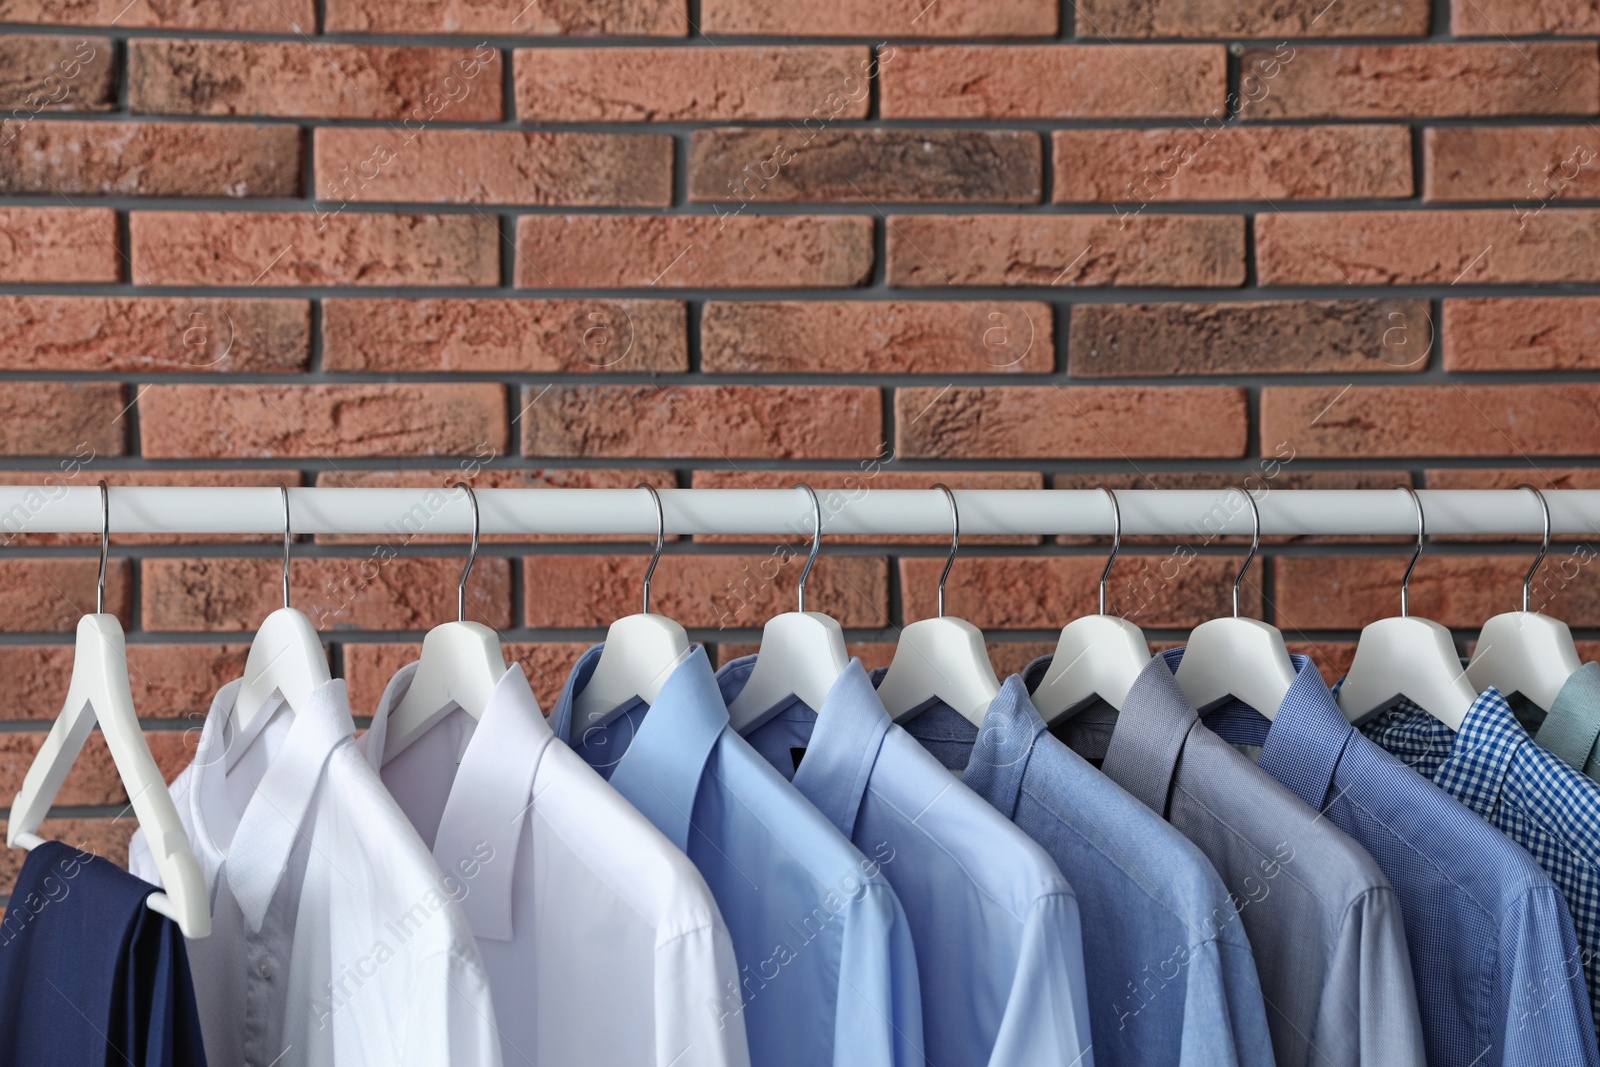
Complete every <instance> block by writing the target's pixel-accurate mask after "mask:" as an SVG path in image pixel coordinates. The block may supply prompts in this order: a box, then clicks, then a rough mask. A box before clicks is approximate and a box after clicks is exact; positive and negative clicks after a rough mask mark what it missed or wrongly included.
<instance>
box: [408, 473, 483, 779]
mask: <svg viewBox="0 0 1600 1067" xmlns="http://www.w3.org/2000/svg"><path fill="white" fill-rule="evenodd" d="M454 488H456V489H461V490H464V491H465V492H466V494H467V499H468V500H469V501H470V502H471V503H472V547H471V548H470V549H469V550H468V553H467V565H466V566H465V567H462V568H461V581H460V582H458V583H457V584H456V621H455V622H447V623H441V624H440V625H438V626H435V627H434V628H433V629H431V630H429V631H428V635H427V636H426V637H424V638H423V639H422V658H421V659H420V660H418V662H417V669H416V672H415V673H414V674H413V675H412V676H411V688H410V689H408V690H406V695H405V697H404V698H403V699H402V700H401V701H400V703H399V705H398V706H396V707H395V709H394V710H393V711H392V712H390V714H389V730H388V735H387V736H386V737H385V739H384V742H383V762H385V763H387V762H389V761H390V760H392V759H394V757H395V756H397V755H399V754H400V753H401V752H404V751H405V749H406V747H407V746H408V745H410V744H411V742H413V741H415V740H416V739H417V738H419V737H421V736H422V735H423V734H425V733H427V732H428V730H430V729H431V728H432V727H433V726H434V724H436V723H437V722H438V721H439V720H440V719H443V718H444V717H445V716H446V715H448V714H449V713H450V710H451V709H452V708H460V709H461V710H462V711H464V712H466V713H467V714H468V715H470V716H472V718H473V720H474V721H479V720H481V719H482V718H483V712H484V709H486V708H487V707H488V706H489V698H490V697H491V696H493V695H494V687H495V686H496V685H498V684H499V683H500V679H501V677H503V676H504V675H505V673H506V661H505V657H504V656H503V655H502V654H501V652H500V635H499V634H497V633H495V632H494V631H493V630H491V629H489V627H487V626H485V625H483V624H482V623H481V622H467V621H466V620H467V576H468V575H470V574H471V573H472V565H473V563H475V562H476V561H477V559H478V528H479V519H478V497H477V494H475V493H474V492H473V491H472V487H471V486H470V485H468V484H467V483H466V482H457V483H456V484H455V486H454Z"/></svg>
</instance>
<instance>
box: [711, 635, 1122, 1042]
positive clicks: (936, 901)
mask: <svg viewBox="0 0 1600 1067" xmlns="http://www.w3.org/2000/svg"><path fill="white" fill-rule="evenodd" d="M754 666H755V657H754V656H746V657H744V658H742V659H737V660H734V661H733V662H732V663H729V664H728V665H727V666H725V667H723V669H722V671H721V674H720V676H719V680H720V681H721V683H722V693H723V696H724V697H726V698H727V699H728V700H732V699H733V698H734V697H735V696H737V695H738V693H739V691H740V690H741V689H743V688H744V684H745V682H746V681H748V680H749V677H750V671H751V670H752V669H753V668H754ZM750 742H751V744H752V745H754V746H755V749H756V751H758V752H760V753H761V754H762V755H764V756H765V757H766V758H767V759H768V760H769V761H770V762H771V763H772V765H773V766H774V767H777V768H778V769H779V770H780V771H781V772H782V773H783V774H784V775H785V776H786V777H787V776H792V777H793V781H794V785H795V788H796V789H798V790H800V792H801V793H803V794H805V796H806V798H807V799H809V800H810V801H811V802H812V803H813V804H815V805H816V806H817V807H818V808H819V809H820V810H821V811H822V812H823V813H824V814H826V815H827V817H828V819H829V820H830V821H831V822H832V823H833V824H834V825H835V826H837V827H839V829H840V830H841V831H842V832H844V833H845V834H847V835H848V836H849V837H850V838H851V840H853V841H854V842H855V843H856V845H857V846H858V847H859V848H860V849H861V850H862V851H864V852H866V853H867V854H868V855H877V856H883V857H884V859H883V863H882V870H883V874H884V875H885V876H886V877H887V878H888V879H889V882H890V884H891V885H893V886H894V888H895V892H896V893H897V894H898V895H899V897H900V900H901V902H902V903H903V904H904V905H905V909H906V916H907V918H908V919H909V920H910V923H911V936H912V939H913V940H914V941H915V943H916V949H917V966H918V970H919V972H920V974H921V979H922V1017H923V1031H924V1034H925V1036H926V1046H925V1054H926V1056H927V1061H928V1063H929V1064H931V1065H934V1067H985V1065H987V1067H1068V1065H1071V1067H1090V1065H1092V1064H1093V1063H1094V1053H1093V1049H1092V1045H1091V1041H1090V1033H1089V1014H1088V1004H1087V993H1088V990H1087V987H1086V986H1085V983H1084V977H1083V940H1082V934H1081V932H1080V930H1079V920H1078V902H1077V899H1076V897H1075V896H1074V894H1073V891H1072V887H1071V886H1070V885H1069V884H1068V883H1067V880H1066V879H1065V878H1064V877H1062V875H1061V872H1060V871H1059V870H1058V869H1057V868H1056V865H1055V861H1053V860H1052V859H1051V858H1050V857H1049V855H1048V854H1046V853H1045V851H1044V850H1043V849H1042V848H1040V847H1039V846H1038V845H1037V844H1035V843H1034V842H1033V841H1030V840H1029V839H1028V837H1027V835H1026V834H1024V833H1022V832H1021V831H1020V830H1018V829H1017V828H1016V827H1015V826H1012V825H1011V823H1010V822H1009V821H1007V820H1006V819H1005V818H1004V817H1002V816H1001V815H1000V814H999V813H998V812H996V811H995V810H994V809H993V808H991V807H989V805H987V804H985V803H984V802H983V800H982V799H980V798H979V797H978V796H977V795H976V794H974V793H973V792H972V790H970V789H968V788H967V787H966V786H964V785H962V784H961V782H960V780H959V779H957V778H956V777H955V776H953V775H952V774H951V773H950V772H949V771H947V770H945V769H944V768H943V767H942V766H940V765H939V761H938V760H936V759H934V758H933V757H932V756H930V755H929V754H928V753H927V752H926V751H924V750H923V748H922V747H921V746H920V745H918V744H917V742H916V741H915V740H914V739H913V738H912V737H911V735H909V734H907V733H906V732H905V731H904V730H902V729H901V728H900V727H898V726H895V725H894V724H893V723H891V722H890V721H889V715H888V713H887V712H885V711H884V709H883V702H882V701H880V700H879V699H878V694H877V691H876V690H875V689H874V688H873V685H872V683H871V681H869V680H868V678H867V673H866V671H864V670H863V669H862V668H861V662H860V661H859V660H851V662H850V666H849V667H848V668H847V669H846V670H845V672H844V674H843V675H841V676H840V678H839V679H838V680H837V681H835V682H834V684H833V686H832V688H830V689H829V691H828V695H827V696H826V697H825V698H824V699H823V701H822V707H820V708H818V709H816V710H815V711H813V710H812V709H810V708H807V707H806V706H805V705H803V704H801V703H800V702H799V701H792V702H791V703H789V704H788V705H787V706H785V707H784V708H782V709H781V710H779V711H778V713H777V714H776V716H774V717H773V718H771V719H770V720H768V721H767V722H766V723H764V724H762V725H760V726H758V727H757V728H756V729H755V730H753V731H751V734H750ZM796 763H798V764H799V766H798V768H797V767H796ZM889 857H892V859H891V858H889Z"/></svg>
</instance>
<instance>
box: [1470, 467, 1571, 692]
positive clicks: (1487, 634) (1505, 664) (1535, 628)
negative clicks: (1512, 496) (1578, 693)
mask: <svg viewBox="0 0 1600 1067" xmlns="http://www.w3.org/2000/svg"><path fill="white" fill-rule="evenodd" d="M1518 488H1521V489H1526V490H1528V492H1530V493H1532V494H1533V495H1534V497H1535V498H1537V499H1538V501H1539V510H1540V512H1541V513H1542V514H1543V516H1544V543H1543V544H1541V545H1540V546H1539V554H1538V555H1537V556H1535V557H1534V560H1533V566H1531V567H1529V568H1528V573H1527V574H1526V575H1524V576H1523V578H1522V610H1521V611H1508V612H1505V613H1504V614H1502V615H1496V616H1495V617H1494V618H1492V619H1490V620H1489V621H1488V622H1486V623H1484V624H1483V629H1482V630H1481V631H1479V633H1478V646H1477V648H1476V649H1474V650H1473V654H1472V662H1471V663H1468V664H1467V681H1468V682H1470V683H1471V684H1472V688H1474V689H1476V690H1479V691H1480V692H1481V691H1482V690H1485V689H1487V688H1489V687H1490V686H1491V685H1492V686H1494V687H1495V688H1496V689H1498V690H1500V692H1501V693H1502V694H1503V695H1505V696H1510V695H1511V694H1512V693H1521V694H1522V695H1523V696H1525V697H1527V698H1528V699H1529V700H1531V701H1533V702H1534V703H1535V704H1537V705H1538V706H1539V707H1541V708H1543V709H1545V710H1546V711H1548V710H1549V709H1550V705H1552V704H1554V703H1555V700H1556V696H1557V694H1559V693H1560V692H1561V687H1562V686H1563V685H1565V684H1566V681H1567V679H1568V678H1570V677H1572V672H1573V671H1576V670H1577V669H1578V668H1579V667H1580V666H1582V661H1581V660H1580V659H1579V657H1578V648H1577V646H1576V645H1575V644H1573V641H1572V631H1571V630H1569V629H1567V624H1566V623H1564V622H1562V621H1561V620H1560V619H1552V618H1551V617H1550V616H1548V615H1544V614H1541V613H1539V612H1537V611H1529V610H1528V599H1529V597H1528V592H1529V589H1530V588H1531V587H1532V585H1533V576H1534V575H1535V574H1538V573H1539V565H1540V564H1541V563H1543V562H1544V557H1545V554H1546V553H1548V552H1549V551H1550V505H1549V504H1547V503H1546V502H1545V499H1544V494H1543V493H1541V492H1539V490H1537V489H1535V488H1534V487H1533V486H1531V485H1523V486H1519V487H1518Z"/></svg>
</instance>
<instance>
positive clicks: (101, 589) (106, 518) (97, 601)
mask: <svg viewBox="0 0 1600 1067" xmlns="http://www.w3.org/2000/svg"><path fill="white" fill-rule="evenodd" d="M110 554H111V490H109V489H107V488H106V482H105V479H104V478H102V479H100V578H99V580H98V581H97V582H96V583H95V587H94V613H95V614H96V615H104V614H105V613H106V557H107V556H108V555H110Z"/></svg>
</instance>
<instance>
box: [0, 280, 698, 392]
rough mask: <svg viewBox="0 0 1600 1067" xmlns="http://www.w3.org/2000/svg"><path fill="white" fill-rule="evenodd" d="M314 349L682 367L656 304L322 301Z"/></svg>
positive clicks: (524, 367)
mask: <svg viewBox="0 0 1600 1067" xmlns="http://www.w3.org/2000/svg"><path fill="white" fill-rule="evenodd" d="M0 343H3V342H0ZM322 346H323V351H322V366H323V369H324V370H329V371H360V372H362V373H386V374H387V373H405V372H423V373H432V372H435V371H486V372H487V371H502V372H504V371H512V372H516V373H519V374H541V373H564V372H576V373H582V374H593V373H597V372H602V371H622V372H630V373H637V372H641V371H643V372H649V373H670V372H673V371H687V370H688V369H689V346H688V335H687V330H686V326H685V316H684V309H683V305H682V304H680V303H677V302H669V301H665V300H470V299H469V300H448V299H442V300H397V299H392V298H380V299H373V300H352V299H335V300H324V301H323V302H322Z"/></svg>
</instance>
